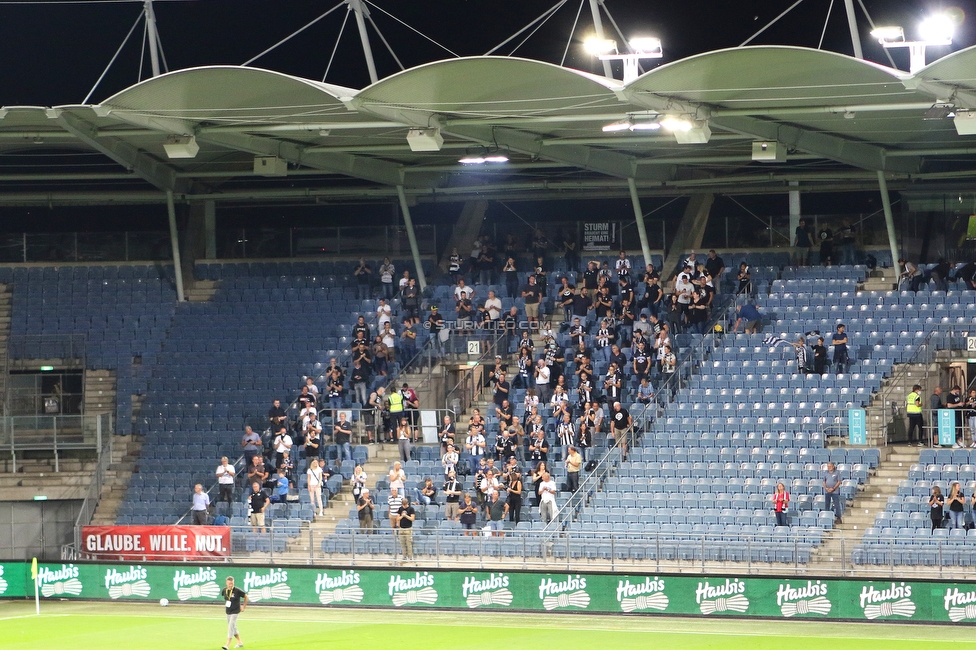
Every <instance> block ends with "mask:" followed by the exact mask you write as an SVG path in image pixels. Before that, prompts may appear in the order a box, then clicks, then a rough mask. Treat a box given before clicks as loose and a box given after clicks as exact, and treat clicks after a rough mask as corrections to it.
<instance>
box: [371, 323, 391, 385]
mask: <svg viewBox="0 0 976 650" xmlns="http://www.w3.org/2000/svg"><path fill="white" fill-rule="evenodd" d="M372 352H373V362H372V368H373V372H375V373H376V374H377V375H383V376H384V377H385V376H386V375H387V373H388V372H389V365H388V363H387V361H388V360H389V358H390V348H388V347H386V344H385V343H383V337H382V336H380V335H378V334H377V335H376V338H375V339H374V340H373V347H372Z"/></svg>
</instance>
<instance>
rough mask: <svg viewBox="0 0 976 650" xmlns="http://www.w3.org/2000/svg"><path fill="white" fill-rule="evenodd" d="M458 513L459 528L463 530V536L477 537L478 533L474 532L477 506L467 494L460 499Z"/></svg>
mask: <svg viewBox="0 0 976 650" xmlns="http://www.w3.org/2000/svg"><path fill="white" fill-rule="evenodd" d="M458 513H459V514H460V520H461V527H462V528H463V529H464V535H465V536H466V537H467V536H475V535H477V534H478V532H477V530H475V526H476V525H477V521H478V504H477V503H475V502H474V501H472V500H471V495H470V494H469V493H467V492H465V493H464V495H463V497H462V502H461V503H460V508H458Z"/></svg>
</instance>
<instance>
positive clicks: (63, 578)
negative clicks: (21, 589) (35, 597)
mask: <svg viewBox="0 0 976 650" xmlns="http://www.w3.org/2000/svg"><path fill="white" fill-rule="evenodd" d="M80 575H81V572H80V571H79V570H78V567H76V566H75V565H74V564H62V565H61V568H60V569H51V568H50V567H41V570H40V571H38V572H37V582H38V583H39V584H40V585H41V595H43V596H44V597H45V598H50V597H51V596H79V595H81V590H82V589H84V585H82V584H81V580H79V579H78V578H79V576H80Z"/></svg>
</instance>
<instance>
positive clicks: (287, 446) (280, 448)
mask: <svg viewBox="0 0 976 650" xmlns="http://www.w3.org/2000/svg"><path fill="white" fill-rule="evenodd" d="M291 445H292V442H291V436H289V435H288V434H287V433H286V434H285V435H283V436H281V435H279V436H278V437H276V438H275V451H276V452H278V453H279V454H283V453H285V452H286V451H291Z"/></svg>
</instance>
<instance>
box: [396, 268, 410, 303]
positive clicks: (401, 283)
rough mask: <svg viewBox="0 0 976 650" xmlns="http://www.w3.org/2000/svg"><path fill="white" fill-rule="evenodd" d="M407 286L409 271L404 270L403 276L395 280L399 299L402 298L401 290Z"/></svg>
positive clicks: (408, 283)
mask: <svg viewBox="0 0 976 650" xmlns="http://www.w3.org/2000/svg"><path fill="white" fill-rule="evenodd" d="M408 286H410V271H404V272H403V277H401V278H400V281H399V282H397V294H398V295H399V296H400V298H401V299H402V298H403V291H404V290H405V289H406V288H407V287H408Z"/></svg>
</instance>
